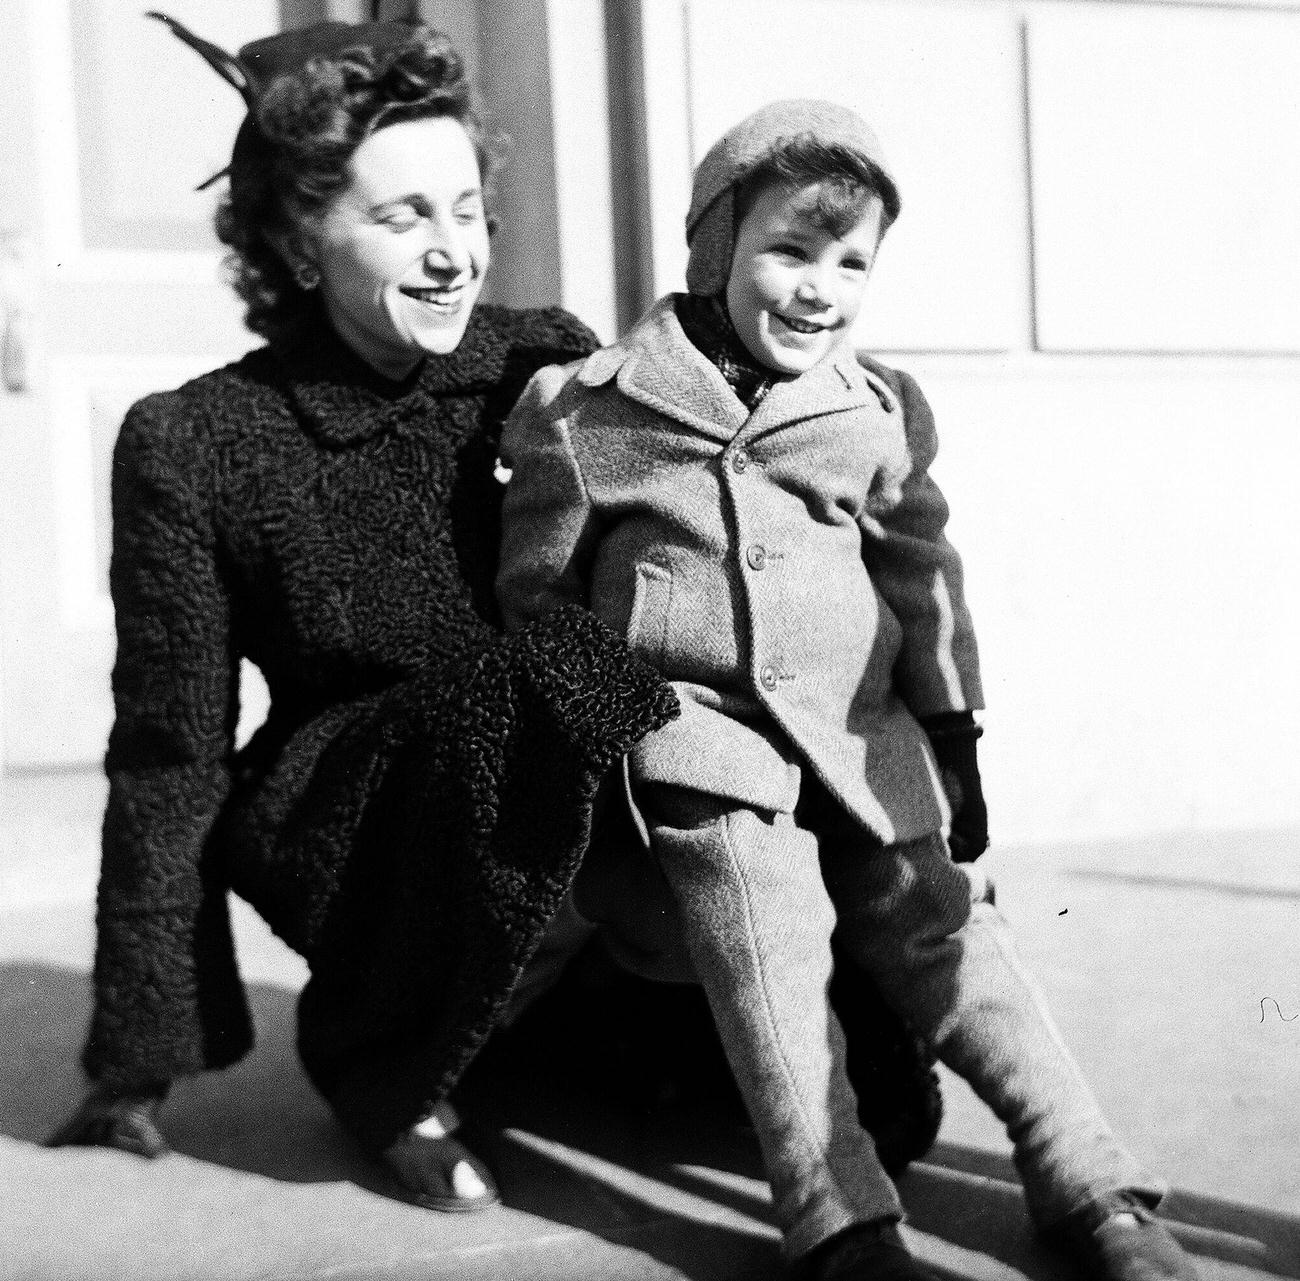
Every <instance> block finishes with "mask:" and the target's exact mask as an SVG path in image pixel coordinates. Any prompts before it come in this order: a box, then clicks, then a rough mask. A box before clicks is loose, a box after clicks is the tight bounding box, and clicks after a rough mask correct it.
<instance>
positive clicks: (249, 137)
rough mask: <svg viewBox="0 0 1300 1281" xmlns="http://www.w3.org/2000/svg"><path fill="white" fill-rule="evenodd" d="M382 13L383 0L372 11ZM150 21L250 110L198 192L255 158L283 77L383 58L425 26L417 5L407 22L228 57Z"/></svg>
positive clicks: (341, 28)
mask: <svg viewBox="0 0 1300 1281" xmlns="http://www.w3.org/2000/svg"><path fill="white" fill-rule="evenodd" d="M371 9H372V11H373V12H375V13H377V12H378V10H379V3H378V0H375V3H374V4H372V5H371ZM145 17H147V18H156V19H157V20H158V21H159V22H162V23H164V24H166V26H167V28H168V30H170V31H171V33H172V35H174V36H175V37H176V38H177V39H178V40H180V41H182V42H184V43H185V44H187V45H189V47H190V48H191V49H193V50H194V52H195V53H197V54H198V55H199V57H201V58H202V59H203V61H204V62H206V63H207V64H208V66H210V67H211V68H212V69H213V71H215V72H216V73H217V75H219V76H220V77H221V78H222V79H223V80H224V81H226V83H227V84H230V85H233V86H234V88H235V89H236V90H237V91H238V93H239V96H240V97H241V98H243V100H244V105H245V106H246V107H247V108H248V115H247V116H245V117H244V121H243V123H242V124H241V125H240V126H239V132H238V134H236V135H235V147H234V151H233V153H232V155H231V158H230V164H228V165H227V166H226V167H225V168H224V169H221V170H219V171H218V172H217V173H214V174H213V175H212V177H211V178H209V179H207V180H206V181H205V182H202V183H200V184H199V187H198V190H199V191H203V190H204V189H205V188H207V187H210V186H211V185H212V184H213V183H214V182H216V181H217V180H218V179H219V178H223V177H225V176H226V175H227V174H229V173H230V171H231V170H232V169H234V168H236V167H237V166H238V165H239V164H240V162H241V161H243V160H244V159H246V158H249V157H251V155H252V153H253V151H254V149H255V146H256V143H257V139H258V132H259V129H258V123H257V108H258V104H259V102H260V101H261V97H262V95H263V94H264V93H265V92H266V91H267V89H268V88H269V87H270V86H271V84H272V83H273V82H274V81H275V80H277V79H278V78H279V77H280V76H292V75H298V74H299V73H300V72H301V71H302V70H303V68H304V67H306V65H307V64H308V63H309V62H311V61H313V60H314V59H316V58H337V57H339V56H341V55H342V54H343V53H345V52H347V51H349V50H353V49H363V50H366V51H368V52H370V53H379V52H381V51H382V50H384V49H389V48H392V47H394V46H396V45H400V44H404V43H405V42H406V41H407V40H409V39H410V38H411V28H412V27H414V26H418V25H419V24H420V19H419V17H418V15H417V14H416V5H414V4H412V5H411V7H410V13H409V15H408V16H407V17H406V18H401V19H396V20H390V21H387V22H317V23H315V24H314V25H312V26H310V27H300V28H297V29H295V30H293V31H282V32H280V33H279V34H277V35H273V36H264V37H263V38H262V39H261V40H254V41H252V42H251V43H249V44H246V45H244V46H243V48H242V49H240V51H239V52H238V53H227V52H226V51H225V50H224V49H222V48H219V47H218V46H217V45H214V44H213V43H212V42H211V41H210V40H204V39H203V38H202V37H201V36H196V35H195V34H194V32H192V31H191V30H190V29H189V28H188V27H186V26H184V25H183V24H182V23H179V22H177V21H176V19H175V18H172V17H169V16H168V15H167V14H165V13H159V12H158V11H157V10H155V9H150V10H149V11H148V12H147V13H146V14H145Z"/></svg>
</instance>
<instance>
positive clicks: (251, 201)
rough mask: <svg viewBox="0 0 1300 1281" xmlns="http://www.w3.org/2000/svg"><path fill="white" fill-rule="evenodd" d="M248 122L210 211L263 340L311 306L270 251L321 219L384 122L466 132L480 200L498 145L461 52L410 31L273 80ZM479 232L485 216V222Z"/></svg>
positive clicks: (426, 33) (249, 317) (250, 320)
mask: <svg viewBox="0 0 1300 1281" xmlns="http://www.w3.org/2000/svg"><path fill="white" fill-rule="evenodd" d="M256 113H257V118H256V121H255V122H253V121H246V122H245V124H244V126H243V129H242V130H241V135H242V136H241V137H240V139H239V140H238V141H237V143H236V146H235V157H234V160H233V161H232V163H231V167H230V190H229V192H228V194H227V195H226V197H225V198H224V199H223V200H222V202H221V204H220V205H219V206H218V208H217V213H216V230H217V238H218V239H219V240H220V241H221V243H222V244H224V245H225V246H227V248H228V249H229V251H230V252H229V253H228V255H227V257H226V269H227V272H228V273H229V278H230V283H231V284H232V285H233V287H234V289H235V292H236V293H237V294H238V295H239V296H240V297H241V298H242V299H243V301H244V304H245V306H246V308H247V311H246V313H245V316H244V323H245V324H246V325H247V326H248V327H249V329H251V330H252V331H253V332H254V333H256V334H261V335H262V336H263V337H266V338H270V337H273V336H274V335H275V334H277V333H279V332H281V331H283V330H284V329H286V328H288V327H291V326H292V325H293V324H294V322H295V321H296V320H297V319H298V318H299V317H300V316H301V315H302V314H303V313H304V312H306V311H308V310H309V309H310V308H311V306H312V298H311V295H310V294H309V293H308V292H307V291H306V290H304V289H302V288H301V287H300V286H299V285H298V284H297V282H296V281H295V280H294V278H293V274H292V272H291V271H290V270H289V267H288V266H287V265H286V263H285V262H284V260H283V259H282V258H281V257H280V255H279V253H278V252H277V251H276V250H275V248H274V247H273V245H272V241H271V237H272V236H273V235H276V234H283V233H285V232H291V231H292V230H293V229H294V228H296V227H298V226H299V225H301V223H302V221H303V220H304V219H306V218H310V217H312V216H313V215H315V214H318V213H320V211H321V210H322V209H324V208H325V207H326V205H328V204H329V202H330V201H331V200H332V199H333V198H334V197H335V196H336V195H337V194H338V193H339V192H341V191H342V190H343V189H344V188H345V187H346V186H347V185H348V181H349V175H348V162H349V161H350V160H351V159H352V156H353V154H354V153H355V152H356V150H357V148H358V147H359V146H360V145H361V144H362V143H363V142H364V141H365V140H366V139H367V138H368V137H370V135H371V134H373V133H375V132H376V131H377V130H379V129H381V128H383V127H384V126H385V125H392V124H398V123H400V122H402V121H407V120H424V119H428V118H430V117H438V116H446V117H449V118H450V119H452V120H455V121H458V122H459V123H460V124H461V125H463V126H464V128H465V131H466V133H467V134H468V135H469V138H470V141H471V142H472V143H473V145H474V151H475V154H476V155H477V157H478V166H479V173H480V175H481V177H482V181H483V188H484V194H485V198H490V195H491V178H492V176H493V174H494V172H495V170H496V167H497V165H498V163H499V157H500V143H499V140H498V139H497V138H496V137H494V136H493V135H491V134H490V133H489V132H488V130H487V128H486V126H485V125H484V123H483V121H482V119H481V118H480V116H479V113H478V111H477V109H476V107H475V105H474V102H473V99H472V95H471V93H470V86H469V82H468V81H467V80H466V78H465V70H464V66H463V65H462V63H461V60H460V55H459V54H457V52H456V50H455V48H454V47H453V46H452V43H451V41H450V40H448V38H447V37H446V36H445V35H443V34H442V33H441V32H437V31H434V30H432V29H431V28H429V27H423V26H414V27H412V28H411V37H410V39H409V40H407V41H404V42H403V43H401V44H399V45H395V46H393V47H391V48H389V49H384V50H382V51H380V52H379V53H376V52H374V51H372V50H370V49H365V48H358V49H352V50H346V51H345V52H344V53H343V54H342V55H340V56H338V57H335V58H317V59H314V60H313V61H311V62H309V63H308V64H307V65H306V67H305V68H304V69H303V70H302V71H301V72H300V73H298V74H296V75H285V76H280V77H279V78H277V79H276V80H274V81H273V82H272V83H271V84H270V85H269V86H268V87H267V89H266V91H265V92H264V93H263V94H262V95H261V97H260V99H259V101H258V104H257V109H256ZM488 228H489V230H492V229H494V228H495V219H493V218H492V217H491V216H489V218H488Z"/></svg>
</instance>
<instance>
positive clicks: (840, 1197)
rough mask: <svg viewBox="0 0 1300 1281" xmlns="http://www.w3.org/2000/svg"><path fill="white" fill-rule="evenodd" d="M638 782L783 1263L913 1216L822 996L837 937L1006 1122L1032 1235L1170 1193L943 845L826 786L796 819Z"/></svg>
mask: <svg viewBox="0 0 1300 1281" xmlns="http://www.w3.org/2000/svg"><path fill="white" fill-rule="evenodd" d="M805 777H806V776H805ZM643 789H644V790H642V789H638V801H639V802H640V804H641V808H642V812H643V813H644V815H645V818H646V820H647V822H648V823H649V825H650V832H651V836H652V840H653V843H654V849H655V852H656V854H657V856H658V858H659V861H660V863H661V865H662V867H663V870H664V873H665V875H666V876H667V878H668V881H669V884H670V885H671V886H672V888H673V892H674V894H675V895H676V898H677V901H678V906H679V910H680V912H681V914H682V918H683V922H684V925H685V930H686V935H687V944H688V947H689V948H690V951H691V957H692V960H693V962H694V965H695V969H696V971H697V973H698V974H699V977H700V980H701V982H702V984H703V986H704V988H705V991H706V992H707V994H708V998H709V1003H710V1005H711V1007H712V1009H713V1014H714V1018H715V1020H716V1022H717V1025H718V1031H719V1034H720V1036H721V1038H722V1042H723V1045H724V1047H725V1049H726V1051H727V1056H728V1059H729V1060H730V1063H731V1066H732V1070H733V1072H734V1073H735V1075H736V1079H737V1083H738V1084H739V1086H740V1089H741V1093H742V1094H743V1096H744V1099H745V1102H746V1105H747V1107H748V1109H749V1114H750V1118H751V1120H752V1121H753V1124H754V1127H755V1129H756V1131H757V1133H758V1138H759V1142H760V1144H761V1146H762V1149H763V1156H764V1161H765V1164H766V1168H767V1172H768V1178H769V1180H770V1182H771V1184H772V1193H773V1198H774V1200H775V1205H776V1213H777V1218H778V1221H779V1223H780V1226H781V1228H782V1230H783V1232H784V1234H785V1246H786V1250H787V1252H788V1253H789V1254H790V1255H791V1256H793V1257H797V1256H799V1255H801V1254H804V1253H806V1252H807V1251H808V1250H810V1249H811V1248H812V1247H813V1246H815V1245H817V1244H818V1243H819V1242H820V1241H822V1240H824V1239H826V1238H827V1237H829V1236H831V1235H832V1234H834V1233H835V1232H838V1231H839V1230H840V1229H842V1228H845V1227H847V1226H848V1225H849V1224H852V1223H857V1222H862V1221H864V1220H868V1219H876V1218H882V1217H888V1218H895V1219H896V1218H900V1217H901V1216H902V1207H901V1205H900V1204H899V1200H898V1194H897V1192H896V1191H895V1188H894V1185H893V1182H892V1181H891V1179H890V1178H889V1176H888V1175H887V1174H886V1173H885V1171H884V1169H883V1167H882V1166H881V1164H880V1162H879V1160H878V1158H877V1156H876V1151H875V1147H874V1145H873V1143H872V1141H871V1137H870V1135H869V1134H868V1133H867V1132H866V1131H865V1130H863V1129H862V1128H861V1126H860V1125H859V1123H858V1119H857V1108H856V1100H855V1096H854V1094H853V1090H852V1087H851V1086H850V1084H849V1081H848V1077H847V1075H846V1073H845V1062H844V1037H843V1033H842V1032H841V1029H840V1026H839V1023H838V1020H836V1018H835V1016H834V1014H833V1012H832V1011H831V1007H830V1002H829V999H828V993H827V988H828V984H829V981H830V976H831V946H830V944H831V933H832V931H833V930H836V929H838V931H839V938H840V941H841V943H842V944H843V947H844V950H845V952H846V953H847V954H848V955H850V956H851V957H852V958H853V959H854V961H855V962H856V963H857V964H859V965H861V966H863V967H864V968H865V969H866V970H867V971H868V972H869V973H870V974H871V976H872V977H873V978H874V979H875V981H876V983H877V984H878V985H879V987H880V989H881V991H882V993H883V994H884V996H885V998H886V999H887V1000H889V1001H890V1002H891V1003H893V1004H894V1006H895V1007H896V1008H897V1009H898V1011H899V1013H900V1014H901V1015H902V1016H903V1017H904V1018H905V1019H906V1020H907V1022H908V1023H909V1024H910V1025H911V1026H912V1027H913V1028H914V1030H915V1031H916V1032H917V1033H918V1034H919V1035H921V1036H922V1037H924V1038H926V1039H927V1040H929V1041H930V1042H931V1044H932V1045H933V1046H934V1048H935V1051H936V1052H937V1054H938V1055H939V1057H940V1059H941V1060H942V1061H943V1062H944V1063H946V1064H947V1065H948V1066H949V1067H950V1068H952V1069H953V1070H954V1071H955V1072H957V1073H958V1074H959V1075H960V1076H962V1077H964V1078H965V1079H966V1080H967V1081H968V1082H969V1083H970V1085H971V1086H972V1087H973V1089H974V1090H975V1092H976V1094H978V1095H979V1097H980V1098H981V1099H983V1100H984V1102H985V1103H987V1104H988V1105H989V1107H990V1108H992V1110H993V1112H994V1113H995V1114H996V1115H997V1116H998V1117H999V1119H1000V1120H1001V1121H1002V1122H1003V1123H1004V1124H1005V1125H1006V1127H1007V1131H1008V1134H1009V1135H1010V1137H1011V1140H1012V1143H1013V1145H1014V1149H1015V1160H1016V1164H1017V1167H1018V1168H1019V1170H1020V1174H1021V1178H1022V1180H1023V1182H1024V1187H1025V1194H1026V1199H1027V1202H1028V1205H1029V1210H1030V1213H1031V1214H1032V1215H1033V1217H1034V1219H1035V1221H1036V1222H1037V1223H1038V1225H1039V1226H1040V1227H1045V1226H1048V1225H1050V1224H1052V1223H1054V1222H1055V1221H1057V1220H1059V1219H1061V1218H1062V1217H1064V1216H1065V1215H1066V1214H1068V1213H1069V1212H1070V1211H1071V1210H1073V1209H1075V1208H1076V1207H1077V1206H1079V1205H1081V1204H1082V1203H1083V1202H1085V1201H1087V1200H1089V1199H1090V1198H1091V1197H1093V1196H1096V1195H1097V1194H1099V1193H1102V1192H1106V1191H1112V1190H1116V1189H1119V1188H1127V1189H1130V1190H1132V1191H1134V1192H1136V1193H1138V1194H1139V1195H1141V1196H1142V1197H1143V1198H1144V1199H1146V1200H1148V1201H1149V1202H1150V1203H1152V1204H1154V1203H1155V1202H1156V1201H1158V1200H1159V1198H1160V1196H1161V1193H1162V1191H1163V1189H1162V1188H1161V1187H1160V1186H1159V1185H1158V1184H1155V1183H1153V1182H1152V1181H1151V1180H1150V1179H1149V1178H1148V1177H1147V1176H1146V1175H1145V1174H1144V1173H1143V1172H1142V1171H1141V1170H1139V1168H1138V1167H1137V1164H1136V1162H1135V1161H1134V1159H1133V1158H1132V1157H1131V1156H1130V1155H1129V1154H1128V1153H1127V1152H1126V1151H1124V1149H1122V1148H1121V1147H1120V1146H1119V1144H1118V1143H1117V1141H1116V1139H1115V1138H1114V1136H1113V1135H1112V1134H1111V1131H1110V1129H1109V1127H1108V1126H1107V1124H1106V1122H1105V1120H1104V1119H1103V1117H1102V1115H1101V1113H1100V1111H1099V1109H1098V1106H1097V1104H1096V1102H1095V1100H1094V1099H1093V1097H1092V1094H1091V1092H1090V1091H1089V1089H1088V1087H1087V1085H1086V1084H1085V1082H1084V1080H1083V1077H1082V1076H1081V1074H1080V1072H1079V1069H1078V1067H1077V1066H1076V1064H1075V1062H1074V1059H1073V1058H1072V1057H1071V1055H1070V1053H1069V1051H1068V1050H1067V1049H1066V1047H1065V1045H1064V1043H1063V1042H1062V1040H1061V1037H1060V1034H1059V1032H1058V1031H1057V1029H1056V1027H1055V1025H1054V1024H1053V1022H1052V1019H1051V1017H1050V1015H1049V1014H1048V1012H1047V1008H1046V1006H1045V1004H1044V1001H1043V998H1042V995H1041V994H1040V992H1039V990H1038V988H1037V986H1036V985H1035V984H1034V982H1033V980H1032V979H1031V977H1030V976H1029V975H1028V973H1027V972H1026V971H1025V969H1024V967H1023V966H1022V964H1021V962H1020V960H1019V959H1018V957H1017V954H1016V951H1015V949H1014V946H1013V943H1012V939H1011V936H1010V932H1009V930H1008V929H1007V926H1006V923H1005V921H1004V920H1003V918H1002V917H1001V915H1000V914H999V913H998V911H997V910H996V908H994V907H993V906H992V904H990V903H984V902H981V903H978V904H975V905H974V906H972V903H971V882H970V879H969V878H968V877H967V876H966V875H965V874H964V873H963V872H962V871H961V869H960V868H959V867H957V866H956V865H955V864H954V863H953V862H952V860H951V858H950V857H949V855H948V850H947V846H946V843H945V842H944V840H943V837H942V836H941V835H940V834H937V833H936V834H935V835H934V836H932V837H928V838H925V839H922V840H919V841H913V842H908V843H903V844H899V845H890V846H882V845H880V844H879V843H876V842H874V841H873V840H872V838H871V837H870V835H869V834H868V833H866V832H865V831H864V830H863V829H862V828H861V827H860V826H858V825H857V824H856V823H855V822H854V821H853V820H852V819H851V818H850V817H849V816H848V815H847V814H845V813H844V812H843V811H842V810H840V809H839V807H838V806H837V805H836V804H835V803H834V802H833V801H832V800H831V799H830V798H829V797H828V796H826V795H825V794H824V792H822V791H821V790H820V788H819V787H817V788H816V790H814V791H813V796H812V798H811V799H810V801H808V802H805V803H804V804H801V806H800V807H799V810H798V811H797V814H789V813H767V812H763V811H756V810H753V809H748V808H744V807H737V805H736V803H735V802H734V801H730V800H727V799H724V798H719V797H716V796H710V795H705V794H703V793H699V792H694V791H690V790H688V789H684V788H679V787H674V786H668V785H665V784H645V785H643ZM814 833H815V834H814ZM819 844H820V851H819V848H818V847H819ZM819 853H820V857H819Z"/></svg>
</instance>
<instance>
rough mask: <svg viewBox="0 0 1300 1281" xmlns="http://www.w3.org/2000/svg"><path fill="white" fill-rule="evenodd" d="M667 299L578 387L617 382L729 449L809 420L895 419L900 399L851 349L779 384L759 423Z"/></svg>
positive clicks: (602, 354) (605, 353)
mask: <svg viewBox="0 0 1300 1281" xmlns="http://www.w3.org/2000/svg"><path fill="white" fill-rule="evenodd" d="M674 297H675V295H672V294H669V295H667V296H666V297H664V298H661V299H660V300H659V301H658V302H657V303H655V305H654V306H653V307H651V309H650V310H649V311H648V312H647V313H646V314H645V316H643V317H642V318H641V319H640V320H639V321H638V322H637V323H636V324H635V325H634V326H633V327H632V329H631V330H629V332H628V333H627V334H626V335H625V336H624V337H623V338H621V339H620V340H619V341H618V342H616V343H614V344H613V346H610V347H605V348H603V349H602V350H600V351H598V352H596V353H595V354H594V355H592V356H589V357H588V358H587V360H586V362H585V363H584V364H583V366H582V368H581V370H579V372H578V381H579V382H581V383H583V384H584V385H585V386H587V387H599V386H601V385H602V384H604V383H607V382H609V381H610V380H611V379H615V378H616V379H617V386H618V389H619V391H621V392H622V393H623V395H625V396H627V397H628V398H629V399H631V400H636V401H639V402H640V403H641V404H643V405H646V406H648V407H649V408H651V409H654V410H656V411H657V412H658V413H661V414H666V415H667V416H668V417H670V418H674V419H676V420H677V421H678V422H681V423H684V424H685V425H686V426H688V427H691V428H693V429H695V430H696V431H699V432H702V433H703V434H704V435H707V436H711V437H713V438H714V439H717V440H722V441H731V440H734V439H735V437H736V436H737V434H738V433H739V432H740V431H741V430H742V429H744V430H745V432H746V434H747V435H749V434H753V433H756V432H767V431H772V430H775V429H776V428H779V427H785V426H788V425H790V424H791V423H796V422H802V421H803V420H804V419H807V418H817V417H820V416H822V415H825V414H835V413H841V412H843V411H845V410H849V409H859V408H862V407H863V406H870V407H873V408H883V409H884V410H885V411H886V412H887V413H889V412H893V409H894V408H895V401H894V397H893V393H892V392H890V391H889V389H888V388H887V387H885V385H884V384H883V383H882V382H881V381H880V380H879V379H878V378H876V377H874V376H873V375H871V374H869V373H868V372H867V371H866V370H864V369H863V368H862V366H861V365H860V364H859V363H858V361H857V359H856V357H855V355H854V352H853V349H852V348H851V347H848V346H845V347H844V348H843V349H841V350H840V351H839V352H837V353H836V354H835V355H833V356H831V357H830V358H829V359H828V360H824V361H822V362H821V363H820V364H819V365H815V366H814V367H813V368H812V369H810V370H809V371H808V372H807V373H806V374H801V375H800V376H799V377H798V378H791V379H789V380H788V381H785V382H778V383H777V384H776V385H775V386H774V387H773V388H772V390H771V391H769V392H768V394H767V395H766V396H765V397H764V398H763V400H762V402H761V403H760V404H759V406H758V408H757V409H756V410H755V411H754V413H753V415H752V416H751V415H750V414H749V413H748V412H747V411H746V409H745V406H744V405H742V404H741V403H740V400H739V399H738V398H737V396H736V394H735V393H734V392H733V391H732V390H731V388H730V387H728V386H727V383H726V380H725V379H724V378H723V377H722V374H721V373H719V372H718V369H717V367H716V366H715V365H714V364H713V362H712V361H710V360H709V359H708V358H707V357H706V356H705V355H704V354H703V353H702V352H701V351H700V350H699V349H698V348H697V347H696V346H695V344H694V343H692V342H691V340H690V339H689V338H687V336H686V334H685V333H684V332H683V330H682V327H681V323H680V322H679V321H678V319H677V313H676V310H675V308H674Z"/></svg>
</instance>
